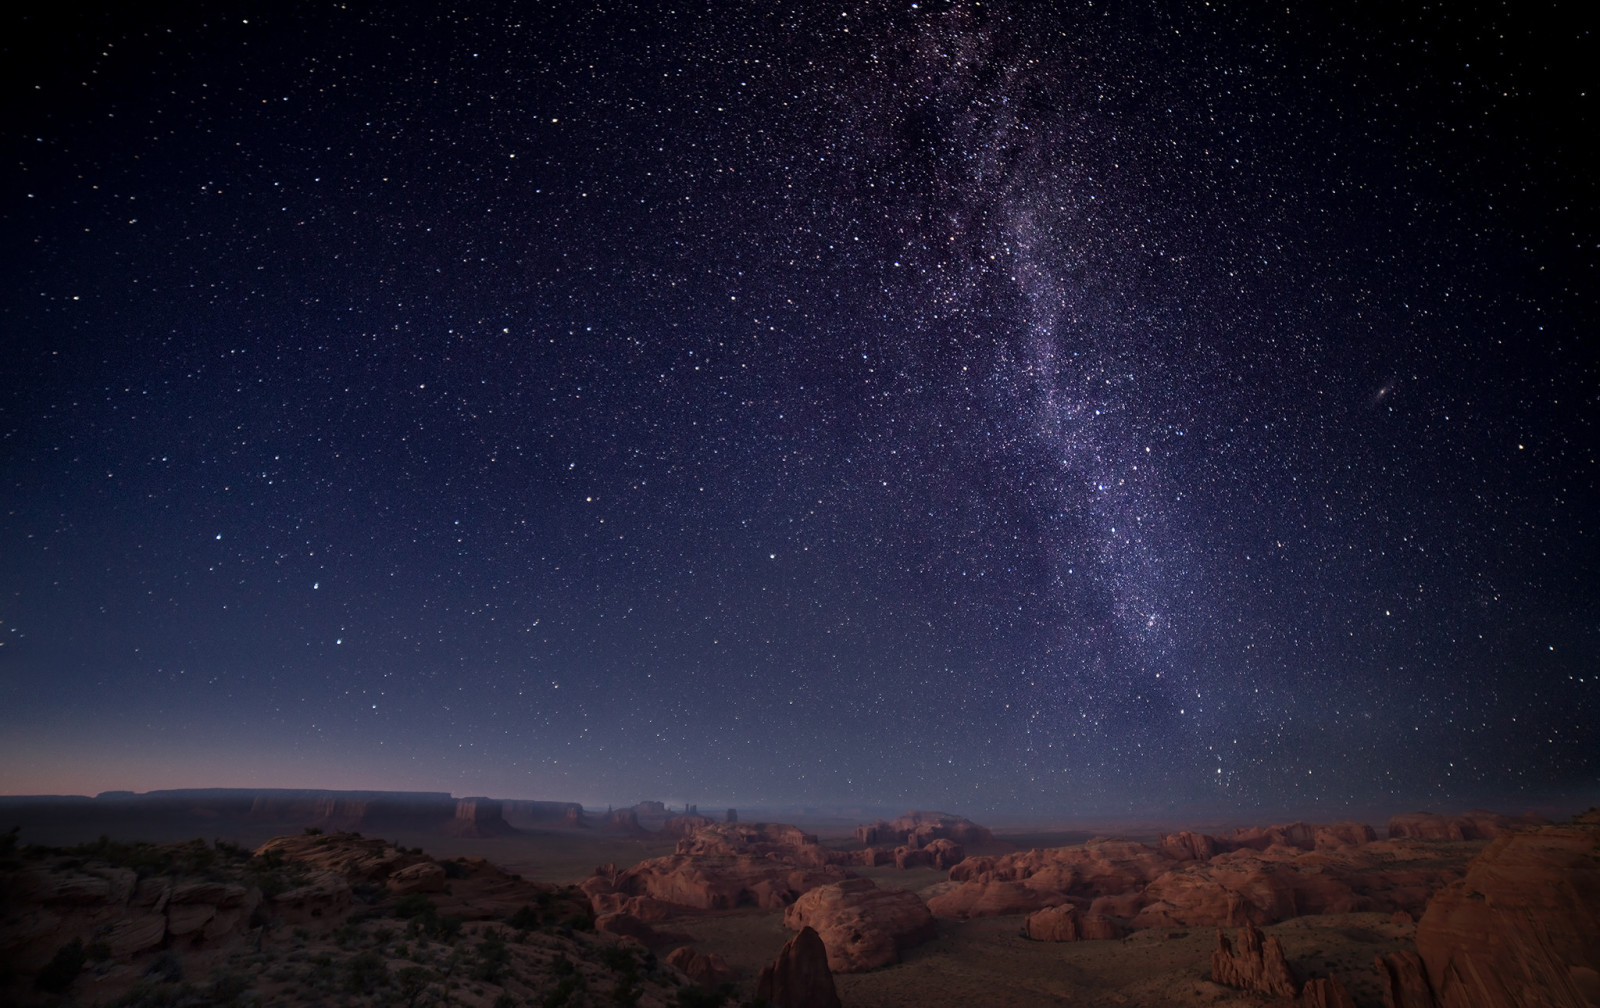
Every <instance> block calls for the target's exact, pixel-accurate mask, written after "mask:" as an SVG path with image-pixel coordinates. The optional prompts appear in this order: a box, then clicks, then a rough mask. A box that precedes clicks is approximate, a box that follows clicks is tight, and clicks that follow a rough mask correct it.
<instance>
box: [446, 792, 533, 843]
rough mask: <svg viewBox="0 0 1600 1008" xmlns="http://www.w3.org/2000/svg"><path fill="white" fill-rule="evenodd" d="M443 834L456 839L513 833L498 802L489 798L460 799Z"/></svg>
mask: <svg viewBox="0 0 1600 1008" xmlns="http://www.w3.org/2000/svg"><path fill="white" fill-rule="evenodd" d="M444 832H446V833H448V834H449V835H451V836H458V837H477V838H482V837H494V836H506V835H508V834H511V833H515V832H516V830H514V829H512V828H511V824H510V823H508V822H506V820H505V817H504V815H503V814H502V808H501V805H500V803H499V802H497V801H494V800H492V799H489V798H462V799H460V800H458V801H457V802H456V810H455V815H454V816H453V817H452V818H451V819H450V821H449V822H447V823H446V824H445V826H444Z"/></svg>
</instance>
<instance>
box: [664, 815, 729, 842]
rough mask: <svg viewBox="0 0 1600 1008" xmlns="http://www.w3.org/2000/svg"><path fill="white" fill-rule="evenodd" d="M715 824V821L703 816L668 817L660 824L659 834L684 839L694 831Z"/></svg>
mask: <svg viewBox="0 0 1600 1008" xmlns="http://www.w3.org/2000/svg"><path fill="white" fill-rule="evenodd" d="M715 823H716V820H715V819H711V818H708V817H707V816H703V815H675V816H668V817H667V821H666V822H664V823H662V824H661V832H662V833H664V834H666V835H667V836H673V837H686V836H689V835H690V834H691V833H693V832H694V831H695V830H699V829H704V828H705V827H707V826H711V825H714V824H715Z"/></svg>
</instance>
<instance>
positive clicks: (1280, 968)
mask: <svg viewBox="0 0 1600 1008" xmlns="http://www.w3.org/2000/svg"><path fill="white" fill-rule="evenodd" d="M1211 979H1212V980H1213V981H1215V982H1217V983H1219V984H1222V985H1224V986H1227V987H1237V988H1239V989H1240V990H1247V991H1253V992H1254V993H1257V994H1266V995H1268V996H1271V997H1294V996H1295V995H1296V994H1298V993H1299V991H1300V985H1299V984H1297V983H1295V979H1294V974H1293V973H1291V972H1290V971H1289V960H1287V959H1285V958H1284V955H1283V945H1282V944H1280V943H1279V941H1278V939H1276V938H1266V939H1264V940H1263V937H1262V934H1261V931H1260V930H1259V929H1258V928H1256V927H1254V926H1252V925H1249V924H1246V925H1245V926H1244V927H1242V928H1240V929H1239V948H1238V949H1235V948H1234V947H1233V943H1232V942H1230V941H1229V940H1228V936H1227V935H1225V934H1223V933H1222V929H1221V928H1218V929H1217V949H1216V951H1215V952H1212V953H1211Z"/></svg>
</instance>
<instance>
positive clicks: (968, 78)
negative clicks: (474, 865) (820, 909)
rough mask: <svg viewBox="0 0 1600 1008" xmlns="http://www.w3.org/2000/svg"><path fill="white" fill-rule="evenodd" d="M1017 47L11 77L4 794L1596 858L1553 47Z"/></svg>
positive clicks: (503, 35)
mask: <svg viewBox="0 0 1600 1008" xmlns="http://www.w3.org/2000/svg"><path fill="white" fill-rule="evenodd" d="M61 6H63V7H67V6H72V5H61ZM1041 6H1044V5H1036V4H1031V3H1022V2H1017V3H1005V2H999V3H983V4H981V5H980V4H977V3H920V4H918V3H905V2H901V3H897V4H890V5H884V6H877V5H874V6H872V7H860V8H857V7H849V6H837V5H830V4H827V3H811V2H804V3H801V4H798V5H796V4H767V3H760V4H757V3H735V4H727V5H716V6H714V7H708V6H706V5H704V4H698V3H687V4H680V5H677V6H676V7H671V6H670V5H660V6H652V5H639V4H615V5H609V4H607V5H600V6H591V5H588V4H576V3H574V4H564V3H551V4H525V5H522V6H521V7H520V8H510V7H502V6H498V5H496V4H492V3H482V4H478V3H474V4H466V5H463V6H462V7H461V8H460V9H459V10H456V11H448V10H443V9H441V8H440V6H439V5H434V4H403V3H401V4H386V5H370V9H368V7H369V5H365V4H359V3H349V4H341V3H329V2H323V0H314V2H313V0H308V2H302V3H298V4H289V3H285V4H276V5H266V4H255V3H249V2H246V3H238V4H227V5H213V6H212V9H211V11H210V12H209V13H207V14H206V15H204V16H200V17H197V16H195V15H194V14H193V13H192V12H191V13H179V12H178V11H177V10H176V9H171V10H165V11H164V10H162V9H161V8H160V7H159V6H154V5H142V4H127V5H121V6H119V7H118V8H117V9H116V10H115V11H114V12H101V13H96V12H94V11H93V10H92V9H90V8H78V9H74V10H72V11H71V12H70V13H53V12H51V11H49V10H45V9H36V10H35V12H34V13H32V14H29V15H28V17H27V18H26V19H22V20H19V19H17V17H16V16H15V15H10V16H8V18H9V20H8V22H7V23H6V25H5V30H4V32H0V46H3V47H4V50H5V62H6V64H7V66H6V69H5V92H4V93H5V102H4V106H3V107H4V111H3V112H0V122H3V127H4V155H5V156H4V159H3V165H0V170H3V171H4V173H5V184H4V188H3V190H0V198H3V202H0V237H3V246H0V247H3V249H4V252H3V255H4V258H3V260H0V269H3V275H4V277H5V282H4V284H3V290H0V336H3V349H4V353H3V358H0V379H3V380H0V488H3V489H0V492H3V496H0V791H4V792H8V793H41V792H56V793H91V794H92V793H94V792H96V791H100V790H105V789H113V788H127V789H135V790H147V789H152V788H164V787H192V786H235V787H256V786H261V787H266V786H283V787H328V788H391V789H428V790H447V791H452V792H454V793H456V794H458V795H470V794H488V795H494V796H499V797H508V798H511V797H521V798H543V799H558V800H581V801H585V802H587V803H590V804H604V803H606V802H616V803H618V804H623V803H630V802H633V801H636V800H639V799H643V798H655V799H662V800H667V801H675V802H682V801H686V800H687V801H697V802H699V803H701V804H702V805H706V806H713V805H719V806H720V805H722V804H731V805H735V806H741V805H742V806H758V805H780V804H786V803H787V804H809V805H822V804H835V805H850V804H856V805H887V806H891V807H893V806H899V807H935V808H949V809H951V810H952V811H960V812H966V813H969V814H972V815H975V816H980V817H981V815H982V814H984V813H994V814H1000V813H1003V812H1020V813H1025V814H1038V815H1059V816H1064V817H1070V816H1072V815H1101V816H1105V815H1168V816H1182V815H1200V814H1202V813H1206V812H1213V811H1216V812H1220V813H1226V814H1231V813H1234V812H1238V813H1240V814H1243V813H1245V812H1251V811H1256V810H1271V811H1275V810H1294V811H1296V812H1302V813H1305V814H1315V813H1317V812H1319V810H1320V811H1323V812H1325V814H1326V815H1327V816H1328V817H1329V818H1331V817H1334V816H1336V815H1338V814H1340V813H1342V812H1346V811H1349V810H1368V809H1387V810H1389V811H1395V812H1398V811H1406V810H1409V809H1412V808H1435V809H1448V808H1453V807H1463V808H1464V807H1467V806H1470V805H1472V804H1482V803H1489V804H1490V805H1491V806H1492V807H1496V808H1502V809H1504V810H1507V811H1520V810H1521V809H1523V808H1528V807H1534V806H1536V805H1538V804H1539V803H1541V802H1544V803H1552V802H1553V803H1556V804H1560V803H1562V802H1569V803H1570V802H1572V801H1577V802H1579V803H1580V807H1581V803H1583V800H1584V799H1592V797H1593V796H1595V795H1597V794H1600V576H1597V572H1600V557H1597V551H1596V536H1597V534H1600V500H1597V497H1600V495H1597V493H1596V483H1597V472H1600V468H1597V464H1596V453H1597V438H1596V429H1595V427H1596V424H1595V418H1596V412H1597V390H1600V366H1597V363H1596V362H1597V360H1600V354H1597V352H1596V342H1597V341H1596V332H1597V323H1600V312H1597V311H1596V302H1597V297H1596V290H1597V288H1600V277H1597V270H1596V268H1595V266H1596V258H1597V241H1600V239H1597V236H1596V231H1595V228H1594V225H1595V220H1596V215H1595V208H1596V206H1597V200H1596V196H1597V186H1596V182H1595V179H1596V176H1597V165H1596V163H1595V161H1594V159H1593V157H1592V154H1591V152H1590V150H1589V145H1590V144H1591V143H1592V142H1593V140H1594V137H1595V136H1596V122H1595V116H1594V111H1593V110H1594V103H1595V94H1596V91H1595V84H1596V81H1595V79H1594V78H1595V75H1594V65H1595V63H1594V45H1595V40H1594V38H1593V36H1592V35H1590V34H1587V33H1586V29H1585V28H1584V27H1583V25H1585V24H1587V23H1588V21H1587V18H1586V17H1585V16H1583V15H1582V14H1581V11H1582V10H1583V9H1584V5H1581V4H1575V3H1574V4H1555V5H1550V4H1541V3H1519V4H1512V5H1508V6H1506V7H1504V8H1501V9H1497V10H1495V11H1494V12H1492V13H1488V12H1483V11H1480V10H1477V9H1476V8H1474V7H1473V5H1456V4H1444V5H1434V6H1433V7H1423V6H1421V5H1408V4H1392V3H1381V4H1380V3H1354V4H1337V5H1332V6H1334V7H1336V8H1337V10H1338V13H1335V14H1323V13H1319V12H1318V11H1316V10H1313V9H1311V8H1314V7H1318V6H1320V5H1298V4H1297V5H1290V8H1289V9H1287V10H1286V9H1285V6H1284V5H1281V4H1280V5H1278V6H1276V7H1272V8H1269V7H1266V6H1254V5H1237V4H1232V3H1222V2H1215V3H1212V4H1203V3H1194V4H1177V3H1167V2H1156V3H1147V4H1126V5H1125V4H1117V3H1106V2H1097V3H1094V4H1088V3H1082V4H1063V5H1059V7H1061V8H1063V9H1062V10H1061V11H1060V12H1059V13H1045V12H1041V10H1040V9H1038V8H1039V7H1041Z"/></svg>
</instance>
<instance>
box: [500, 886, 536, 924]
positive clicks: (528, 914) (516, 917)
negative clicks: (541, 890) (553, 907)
mask: <svg viewBox="0 0 1600 1008" xmlns="http://www.w3.org/2000/svg"><path fill="white" fill-rule="evenodd" d="M541 895H542V894H541ZM506 923H507V924H509V925H511V926H512V927H513V928H516V929H517V930H518V931H532V930H533V929H534V928H536V927H538V926H539V923H540V918H539V911H537V910H535V909H534V908H533V907H531V906H526V905H524V906H522V907H519V908H518V909H517V912H516V913H514V914H512V915H511V916H510V917H507V918H506Z"/></svg>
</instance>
